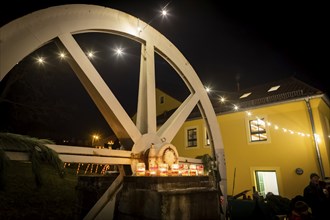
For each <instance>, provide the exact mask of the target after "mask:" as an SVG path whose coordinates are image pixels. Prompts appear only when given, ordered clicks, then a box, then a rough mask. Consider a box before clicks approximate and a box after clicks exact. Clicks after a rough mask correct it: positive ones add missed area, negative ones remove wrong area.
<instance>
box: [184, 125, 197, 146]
mask: <svg viewBox="0 0 330 220" xmlns="http://www.w3.org/2000/svg"><path fill="white" fill-rule="evenodd" d="M186 132H187V147H188V148H189V147H197V128H188V129H187V130H186Z"/></svg>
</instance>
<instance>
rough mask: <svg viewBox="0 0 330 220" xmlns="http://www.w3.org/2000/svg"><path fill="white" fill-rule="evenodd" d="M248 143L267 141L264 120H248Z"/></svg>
mask: <svg viewBox="0 0 330 220" xmlns="http://www.w3.org/2000/svg"><path fill="white" fill-rule="evenodd" d="M249 129H250V141H251V142H258V141H267V131H266V122H265V119H264V118H257V119H254V120H249Z"/></svg>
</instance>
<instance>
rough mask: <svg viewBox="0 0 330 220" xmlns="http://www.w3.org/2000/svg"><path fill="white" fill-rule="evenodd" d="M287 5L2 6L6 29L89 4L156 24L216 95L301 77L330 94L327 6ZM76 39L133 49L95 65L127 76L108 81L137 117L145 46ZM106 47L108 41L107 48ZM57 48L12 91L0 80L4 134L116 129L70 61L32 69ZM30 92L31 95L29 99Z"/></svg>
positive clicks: (72, 135)
mask: <svg viewBox="0 0 330 220" xmlns="http://www.w3.org/2000/svg"><path fill="white" fill-rule="evenodd" d="M49 2H55V3H49ZM288 2H289V1H283V2H282V1H230V3H228V1H209V0H203V1H192V0H190V1H188V0H180V1H156V0H150V1H144V0H115V1H111V0H109V1H61V0H60V1H58V0H57V1H48V3H46V1H18V0H12V1H10V2H8V3H6V5H1V8H0V26H3V25H5V24H6V23H8V22H10V21H12V20H14V19H16V18H19V17H21V16H23V15H26V14H28V13H31V12H33V11H37V10H40V9H43V8H47V7H50V6H54V5H62V4H72V3H86V4H96V5H101V6H106V7H110V8H114V9H117V10H120V11H123V12H126V13H128V14H131V15H133V16H135V17H138V18H140V19H141V20H143V21H144V22H146V23H150V25H151V26H152V27H154V28H155V29H156V30H158V31H159V32H160V33H162V34H163V35H164V36H165V37H167V38H168V39H169V40H170V41H171V42H172V43H173V44H174V45H175V46H176V47H177V48H178V49H179V50H180V51H181V52H182V54H183V55H184V56H185V57H186V59H187V60H188V61H189V62H190V64H191V65H192V67H193V68H194V69H195V71H196V73H197V74H198V75H199V77H200V79H201V81H202V82H203V84H205V85H209V86H211V87H212V88H213V89H215V90H218V91H236V90H237V82H239V85H240V88H241V89H245V88H249V87H253V86H255V85H258V84H260V83H265V82H270V81H274V80H279V79H283V78H287V77H291V76H295V77H297V78H298V79H301V80H303V81H305V82H307V83H309V84H310V85H312V86H314V87H316V88H318V89H320V90H322V91H324V92H326V93H328V94H329V89H330V85H329V80H328V79H327V78H328V75H329V73H328V72H329V70H328V65H326V64H328V60H326V58H328V55H327V52H328V50H327V49H326V48H327V47H328V45H329V43H328V39H329V34H328V33H326V32H327V29H328V22H327V20H329V18H328V17H329V15H328V13H326V11H325V10H326V8H327V7H326V6H325V5H322V4H325V3H320V2H318V3H317V4H316V3H314V2H307V1H294V2H293V1H290V3H288ZM165 5H167V9H168V10H169V16H168V17H167V18H166V19H161V18H160V17H159V16H158V13H159V11H160V10H161V9H162V8H163V7H164V6H165ZM76 39H77V41H78V42H80V43H81V45H82V47H83V48H86V49H87V48H89V46H90V45H91V44H92V45H93V47H94V48H104V45H109V46H108V51H109V50H110V48H111V47H112V45H115V44H116V42H117V43H118V42H120V44H122V45H124V46H125V47H126V48H128V49H127V50H126V53H127V56H126V57H123V58H121V59H118V58H116V59H112V60H113V61H111V63H109V61H108V60H105V56H103V55H102V54H101V52H100V54H99V55H100V57H99V59H97V60H93V61H92V62H93V64H94V62H95V65H96V66H97V69H98V70H99V72H103V71H105V72H109V71H114V70H115V69H116V70H117V71H121V72H120V76H122V77H119V78H118V77H117V78H115V77H113V78H110V77H109V78H105V81H107V82H108V83H109V84H111V85H110V86H111V87H112V88H113V90H114V91H113V92H114V93H115V94H116V95H118V99H119V100H120V101H121V103H123V105H124V107H125V109H130V110H127V111H128V112H130V114H133V113H134V107H132V106H136V100H135V101H134V99H133V100H132V101H128V102H127V93H129V94H131V96H137V94H136V93H135V92H136V91H135V90H134V89H136V88H132V91H130V90H128V89H127V88H128V87H130V88H131V87H132V86H131V84H129V83H133V84H136V83H137V79H138V78H137V76H132V75H130V76H131V77H132V78H131V80H130V82H129V83H128V82H127V80H125V79H126V78H125V74H128V72H129V70H125V69H124V68H122V67H123V66H128V64H129V66H135V67H136V68H138V65H139V57H138V56H134V55H133V54H134V53H137V51H139V49H138V47H137V46H136V45H135V44H134V43H132V42H128V41H127V40H124V39H118V38H116V37H114V38H112V39H110V40H109V39H106V37H105V36H103V35H98V36H96V35H95V36H94V37H93V38H89V37H88V36H84V35H81V36H77V37H76ZM96 39H97V40H96ZM99 39H102V41H100V40H99ZM326 39H327V41H326ZM100 42H106V43H105V44H102V45H101V44H100ZM55 49H56V48H55V47H54V45H49V46H46V47H45V48H43V49H42V50H39V51H36V52H35V53H34V54H31V55H30V56H29V57H27V58H26V59H25V60H24V61H23V62H22V63H21V64H20V67H16V69H13V70H12V72H15V73H17V72H18V73H22V72H26V73H28V74H25V75H22V78H19V80H16V83H14V84H13V85H11V86H10V87H8V81H9V80H8V79H7V78H9V77H6V78H5V79H4V80H3V81H2V82H0V92H1V96H0V108H1V109H0V113H1V117H0V131H9V132H13V133H21V134H28V135H33V136H38V137H42V138H50V139H57V138H59V139H61V138H68V139H70V140H71V141H72V139H74V140H75V141H76V140H84V139H88V138H89V137H90V136H91V134H92V133H93V132H98V133H100V134H102V136H104V137H105V136H109V135H110V134H111V129H110V128H109V127H108V126H107V125H106V123H105V122H104V120H103V117H102V115H101V114H100V113H99V112H98V110H97V108H96V107H95V105H94V104H93V103H92V101H91V99H90V98H89V97H88V95H87V93H86V91H85V90H84V88H83V87H82V86H81V85H80V83H79V81H78V80H77V78H76V77H75V76H74V75H73V74H69V72H70V67H69V66H68V65H67V64H66V63H65V62H62V63H61V68H60V69H59V68H58V66H59V65H57V63H54V62H55V61H54V62H50V61H51V60H49V65H48V66H47V67H43V68H38V69H36V68H35V66H34V65H32V64H31V63H32V61H31V57H32V56H33V55H37V54H49V53H50V52H51V51H52V50H55ZM99 51H101V49H99ZM56 62H58V61H56ZM157 63H158V64H157V65H158V66H159V67H156V71H157V69H159V71H160V72H162V71H167V70H168V68H169V67H167V66H166V65H164V63H163V62H162V61H161V60H159V61H158V62H157ZM0 65H1V64H0ZM109 66H111V69H109ZM107 68H108V69H107ZM104 69H107V70H104ZM62 72H63V73H62ZM43 73H49V74H43ZM60 73H62V74H60ZM130 73H131V72H130ZM8 75H9V74H8ZM13 75H14V74H13ZM159 75H162V73H160V74H159ZM158 79H159V81H158V83H164V84H166V83H168V87H172V88H173V87H176V86H174V85H172V84H171V83H172V82H165V81H166V79H164V78H162V77H161V76H160V77H159V78H158ZM8 88H9V89H8ZM31 88H33V89H31ZM123 88H125V89H124V90H125V92H126V93H125V94H124V95H123V94H122V93H120V92H116V91H117V90H118V91H120V90H123ZM26 91H32V92H31V94H29V95H27V92H26ZM121 96H123V97H121ZM4 100H5V101H4ZM68 103H70V104H68ZM131 109H133V110H131ZM27 115H28V117H26V116H27ZM23 116H24V117H23ZM23 118H24V119H23ZM82 122H83V123H82Z"/></svg>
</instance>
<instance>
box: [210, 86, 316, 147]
mask: <svg viewBox="0 0 330 220" xmlns="http://www.w3.org/2000/svg"><path fill="white" fill-rule="evenodd" d="M205 90H206V92H207V93H208V94H210V93H211V92H214V91H213V90H212V89H211V88H210V87H205ZM219 102H220V103H225V102H227V103H229V104H231V105H232V106H233V110H234V111H239V106H238V105H237V104H235V103H233V102H231V101H230V100H227V99H226V98H225V97H223V96H219ZM245 113H246V115H247V116H248V117H251V116H253V113H252V112H251V111H245ZM254 118H255V119H256V120H257V121H258V123H259V124H262V123H264V124H265V126H267V127H268V128H273V129H274V130H275V131H282V132H283V133H287V134H290V135H298V136H300V137H307V138H310V137H311V134H310V133H308V132H303V131H296V130H293V129H291V128H287V127H284V126H281V125H279V124H277V123H274V122H272V121H268V120H265V119H261V117H259V116H254ZM314 138H315V140H316V141H317V142H320V136H319V135H318V134H314Z"/></svg>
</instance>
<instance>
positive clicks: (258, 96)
mask: <svg viewBox="0 0 330 220" xmlns="http://www.w3.org/2000/svg"><path fill="white" fill-rule="evenodd" d="M322 94H323V92H322V91H320V90H319V89H317V88H314V87H312V86H310V85H308V84H307V83H305V82H303V81H301V80H299V79H297V78H295V77H289V78H285V79H282V80H278V81H273V82H269V83H265V84H261V85H258V86H255V87H251V88H248V89H243V90H240V91H238V92H216V93H210V95H209V97H210V100H211V102H212V105H213V107H214V110H215V112H216V113H225V112H231V111H234V107H235V106H236V107H238V108H240V109H242V108H250V107H255V106H260V105H267V104H273V103H278V102H284V101H289V100H294V99H299V98H304V97H309V96H316V95H322ZM221 98H224V99H225V101H224V102H221V100H220V99H221Z"/></svg>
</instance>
